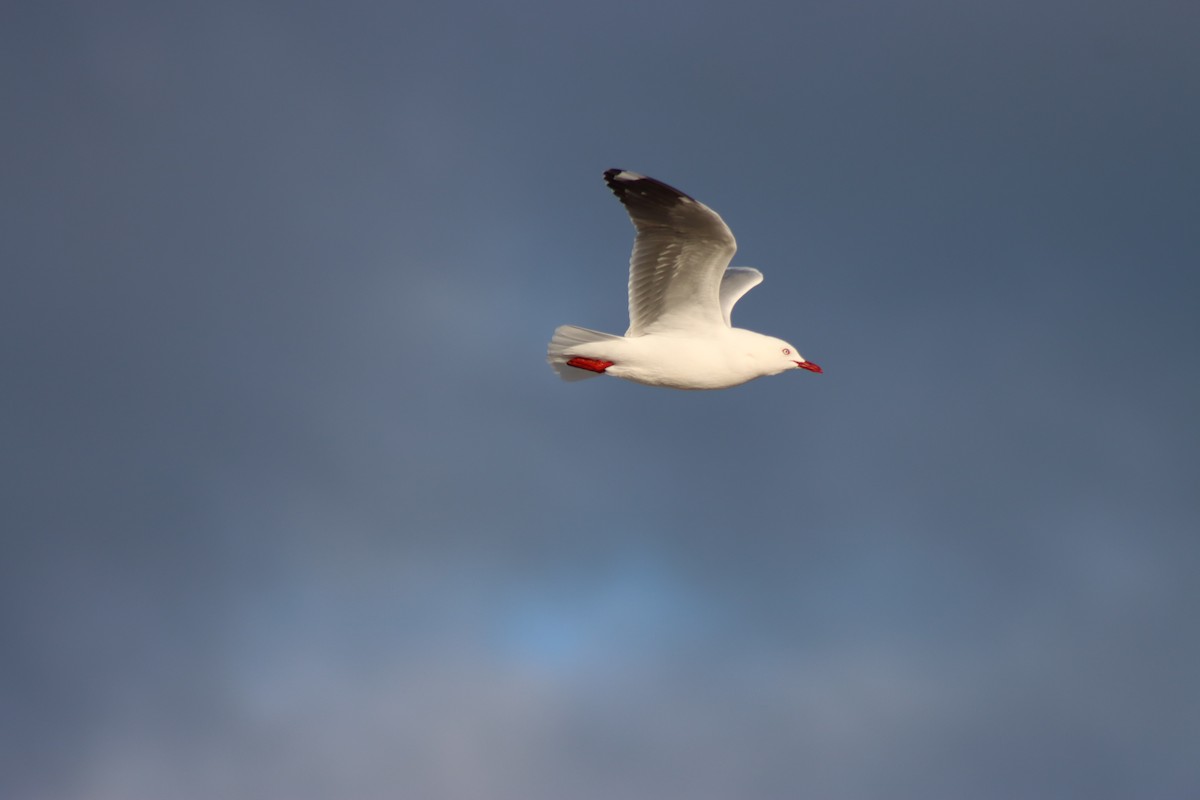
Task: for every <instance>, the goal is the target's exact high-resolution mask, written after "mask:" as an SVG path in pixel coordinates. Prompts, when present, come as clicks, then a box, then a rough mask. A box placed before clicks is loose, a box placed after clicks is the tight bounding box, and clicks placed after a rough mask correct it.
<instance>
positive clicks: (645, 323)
mask: <svg viewBox="0 0 1200 800" xmlns="http://www.w3.org/2000/svg"><path fill="white" fill-rule="evenodd" d="M604 179H605V181H606V182H607V183H608V186H609V188H610V189H612V191H613V193H614V194H615V195H616V196H617V198H618V199H619V200H620V201H621V203H622V204H623V205H624V206H625V208H626V210H627V211H628V212H629V216H630V219H631V220H632V221H633V224H634V227H635V228H636V229H637V238H636V239H635V240H634V246H633V255H632V257H631V258H630V262H629V330H627V331H626V333H625V335H624V336H617V335H615V334H611V333H601V332H600V331H592V330H588V329H587V328H579V327H576V326H574V325H563V326H561V327H559V328H558V329H557V330H556V331H555V332H554V338H553V339H551V341H550V346H549V349H548V352H547V359H548V360H549V362H550V365H551V366H553V367H554V369H555V370H556V371H557V372H558V374H559V375H560V376H561V377H563V378H564V379H566V380H579V379H582V378H589V377H595V376H597V375H600V374H606V375H613V376H615V377H618V378H624V379H626V380H630V381H635V382H637V383H644V384H648V385H650V386H665V387H669V388H673V389H724V388H727V387H729V386H737V385H738V384H741V383H745V382H746V381H749V380H753V379H754V378H758V377H762V376H765V375H777V374H779V373H780V372H784V371H787V370H790V369H806V370H809V371H811V372H820V371H821V368H820V367H818V366H817V365H816V364H813V363H812V362H810V361H806V360H805V359H804V358H803V357H802V356H801V355H800V354H799V353H797V352H796V350H795V348H794V347H792V346H791V345H789V344H788V343H787V342H785V341H783V340H782V339H776V338H774V337H772V336H765V335H763V334H761V333H755V332H753V331H748V330H744V329H742V328H734V327H733V326H732V324H731V323H730V314H731V312H732V309H733V305H734V304H735V303H736V302H737V301H738V299H739V298H741V296H742V295H744V294H745V293H746V292H748V291H749V290H750V289H751V288H753V287H754V286H757V285H758V284H759V283H760V282H762V273H760V272H759V271H758V270H756V269H751V268H748V267H730V266H729V260H730V259H731V258H732V257H733V254H734V251H735V250H736V249H737V244H736V242H735V241H734V238H733V234H732V233H731V232H730V230H729V228H728V227H727V226H726V225H725V223H724V221H722V220H721V218H720V217H719V216H718V215H717V213H716V212H715V211H713V210H712V209H710V208H708V207H707V206H705V205H704V204H703V203H699V202H697V201H695V200H693V199H692V198H690V197H688V196H687V195H685V194H683V193H682V192H680V191H678V190H677V189H673V188H671V187H670V186H667V185H666V184H665V183H661V182H659V181H656V180H654V179H653V178H647V177H645V176H643V175H638V174H637V173H634V172H626V171H623V170H616V169H610V170H608V171H607V172H605V173H604Z"/></svg>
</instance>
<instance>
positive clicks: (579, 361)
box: [567, 356, 613, 372]
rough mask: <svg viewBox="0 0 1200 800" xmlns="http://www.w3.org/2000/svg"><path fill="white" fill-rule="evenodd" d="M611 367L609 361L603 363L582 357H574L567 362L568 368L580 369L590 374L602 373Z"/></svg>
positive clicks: (611, 363) (602, 361) (597, 359)
mask: <svg viewBox="0 0 1200 800" xmlns="http://www.w3.org/2000/svg"><path fill="white" fill-rule="evenodd" d="M612 365H613V362H611V361H604V360H602V359H599V358H584V357H583V356H575V357H574V358H572V359H571V360H570V361H568V362H567V366H568V367H579V368H580V369H586V370H591V371H592V372H604V370H606V369H608V368H609V367H611V366H612Z"/></svg>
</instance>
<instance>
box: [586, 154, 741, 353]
mask: <svg viewBox="0 0 1200 800" xmlns="http://www.w3.org/2000/svg"><path fill="white" fill-rule="evenodd" d="M604 180H605V182H606V183H607V184H608V188H610V189H612V191H613V194H615V195H616V196H617V199H618V200H620V201H621V204H622V205H624V206H625V210H626V211H628V212H629V218H630V219H631V220H633V226H634V228H636V229H637V238H636V239H635V240H634V242H633V255H632V256H631V257H630V259H629V330H628V331H627V332H626V335H627V336H641V335H643V334H645V333H651V332H664V331H668V332H669V331H690V330H697V329H711V328H713V327H717V326H721V325H723V324H726V318H727V316H728V315H727V314H726V313H724V312H723V311H722V303H721V276H722V275H724V274H725V268H726V267H727V266H729V259H731V258H733V254H734V251H736V250H737V242H735V241H734V239H733V234H732V233H731V232H730V230H729V228H728V227H727V226H726V225H725V223H724V221H722V220H721V218H720V217H719V216H717V213H716V212H715V211H713V210H712V209H711V208H709V207H708V206H706V205H704V204H703V203H700V202H697V201H696V200H693V199H692V198H690V197H688V196H687V195H686V194H684V193H683V192H680V191H679V190H677V189H673V188H671V187H670V186H667V185H666V184H665V183H661V182H659V181H656V180H654V179H653V178H647V177H645V176H644V175H638V174H637V173H635V172H626V171H624V170H619V169H610V170H608V171H607V172H605V173H604ZM747 288H749V287H747ZM743 291H745V290H743ZM739 296H740V295H739ZM735 299H736V298H735ZM731 305H732V303H731Z"/></svg>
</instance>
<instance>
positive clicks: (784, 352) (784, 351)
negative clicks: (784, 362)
mask: <svg viewBox="0 0 1200 800" xmlns="http://www.w3.org/2000/svg"><path fill="white" fill-rule="evenodd" d="M783 354H784V355H785V356H790V355H791V354H792V351H791V350H788V349H787V348H786V347H785V348H783Z"/></svg>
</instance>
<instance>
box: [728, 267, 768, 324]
mask: <svg viewBox="0 0 1200 800" xmlns="http://www.w3.org/2000/svg"><path fill="white" fill-rule="evenodd" d="M762 280H763V274H762V273H761V272H759V271H758V270H756V269H755V268H754V267H730V268H729V269H727V270H725V274H724V275H722V276H721V313H722V314H724V315H725V324H726V325H728V326H730V327H733V323H732V322H730V320H729V317H730V315H731V314H733V305H734V303H736V302H737V301H738V300H741V299H742V295H744V294H745V293H746V292H748V291H750V290H751V289H753V288H754V287H755V286H758V285H759V284H760V283H762Z"/></svg>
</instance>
